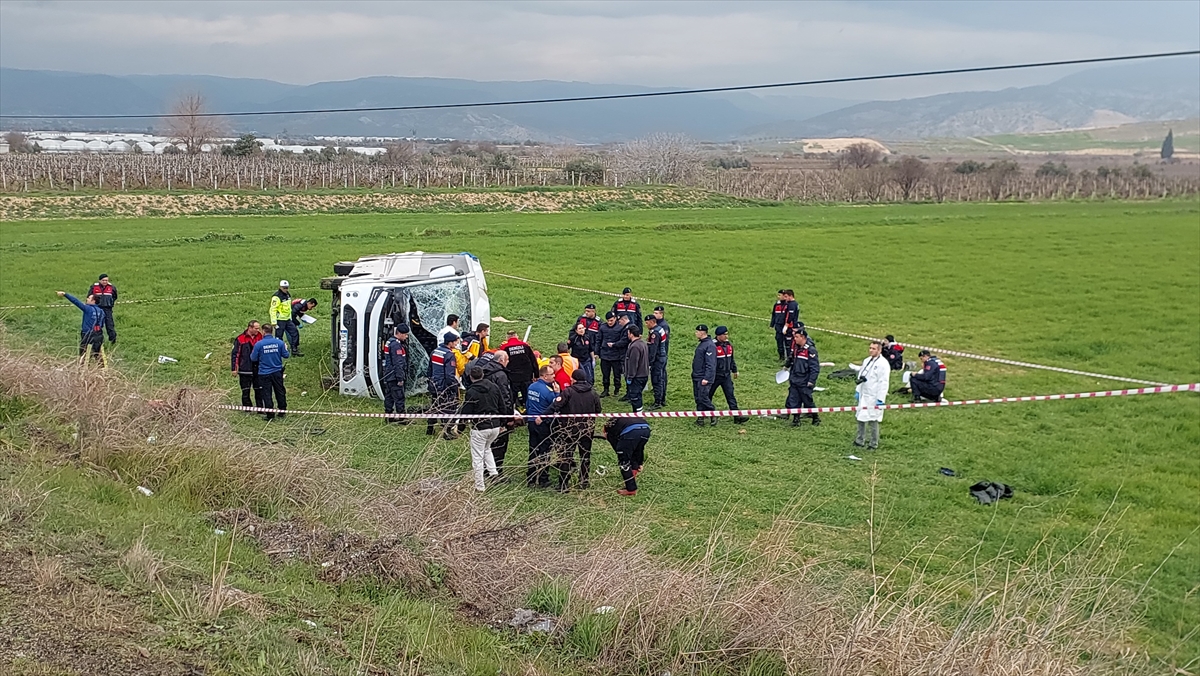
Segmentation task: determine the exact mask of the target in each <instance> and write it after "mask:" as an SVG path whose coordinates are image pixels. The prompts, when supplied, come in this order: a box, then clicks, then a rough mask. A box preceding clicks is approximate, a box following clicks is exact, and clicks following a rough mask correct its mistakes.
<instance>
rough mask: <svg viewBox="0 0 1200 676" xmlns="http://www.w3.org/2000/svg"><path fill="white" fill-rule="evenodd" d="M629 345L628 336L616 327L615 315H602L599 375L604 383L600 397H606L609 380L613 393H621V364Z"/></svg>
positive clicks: (610, 313)
mask: <svg viewBox="0 0 1200 676" xmlns="http://www.w3.org/2000/svg"><path fill="white" fill-rule="evenodd" d="M628 345H629V334H628V333H627V332H626V331H625V329H623V328H621V327H620V326H618V325H617V315H616V314H615V313H612V312H609V313H607V314H605V315H604V323H603V324H601V325H600V347H599V349H598V350H597V351H598V352H599V354H600V374H601V377H602V378H603V381H604V389H603V390H601V391H600V396H601V397H607V396H608V386H609V381H610V379H611V381H612V384H613V386H614V388H615V389H614V393H615V394H620V393H621V378H622V363H623V362H624V361H625V348H626V347H627V346H628Z"/></svg>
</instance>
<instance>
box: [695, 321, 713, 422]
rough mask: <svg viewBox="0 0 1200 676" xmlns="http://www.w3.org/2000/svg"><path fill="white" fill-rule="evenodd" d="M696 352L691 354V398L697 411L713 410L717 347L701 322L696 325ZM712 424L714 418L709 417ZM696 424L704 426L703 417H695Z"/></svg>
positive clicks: (706, 327)
mask: <svg viewBox="0 0 1200 676" xmlns="http://www.w3.org/2000/svg"><path fill="white" fill-rule="evenodd" d="M696 339H697V340H699V341H700V343H699V344H698V345H696V352H695V353H694V354H693V355H692V398H693V399H695V400H696V410H697V411H714V410H716V407H715V406H713V403H712V385H713V382H715V381H716V379H717V348H716V346H715V345H714V344H713V340H712V338H709V337H708V326H707V325H706V324H701V325H699V326H697V327H696ZM710 420H712V423H711V424H713V425H715V424H717V419H716V418H711V419H710ZM696 425H697V426H699V427H703V426H704V418H696Z"/></svg>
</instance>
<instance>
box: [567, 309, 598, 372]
mask: <svg viewBox="0 0 1200 676" xmlns="http://www.w3.org/2000/svg"><path fill="white" fill-rule="evenodd" d="M597 335H599V333H598V332H597ZM592 340H593V339H592V335H591V334H590V333H588V330H587V326H585V325H584V324H582V323H580V324H576V325H575V332H574V333H572V334H571V340H570V341H569V342H568V343H567V345H568V346H569V347H570V348H571V356H572V357H574V358H576V359H578V360H579V370H580V371H583V373H584V375H586V376H587V381H588V382H589V383H593V382H595V381H596V370H595V365H594V364H592V359H594V358H595V355H596V349H595V346H594V343H593V342H592ZM596 340H599V338H597V339H596Z"/></svg>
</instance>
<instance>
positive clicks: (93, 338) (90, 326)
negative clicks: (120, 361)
mask: <svg viewBox="0 0 1200 676" xmlns="http://www.w3.org/2000/svg"><path fill="white" fill-rule="evenodd" d="M55 293H57V294H58V297H59V298H66V299H67V300H69V301H71V304H72V305H74V306H75V307H77V308H79V309H80V310H83V323H82V324H81V325H80V326H79V363H81V364H82V363H83V361H84V353H86V352H87V349H88V346H89V345H90V346H91V348H92V359H95V360H97V361H99V360H100V347H101V346H102V345H104V332H103V331H104V309H103V308H101V307H100V306H99V305H96V297H95V296H93V295H92V294H90V293H89V294H88V295H87V298H85V299H84V300H82V301H81V300H79V299H78V298H76V297H75V296H72V295H71V294H69V293H67V292H66V291H57V292H55Z"/></svg>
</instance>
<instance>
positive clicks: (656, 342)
mask: <svg viewBox="0 0 1200 676" xmlns="http://www.w3.org/2000/svg"><path fill="white" fill-rule="evenodd" d="M645 320H646V332H647V336H646V350H647V353H648V355H647V356H648V357H649V359H650V383H651V385H653V389H654V403H652V404H650V408H651V409H658V408H662V407H663V406H664V405H666V401H667V332H666V330H665V329H663V328H662V327H661V326H659V325H658V318H657V317H655V316H654V315H646V317H645Z"/></svg>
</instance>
